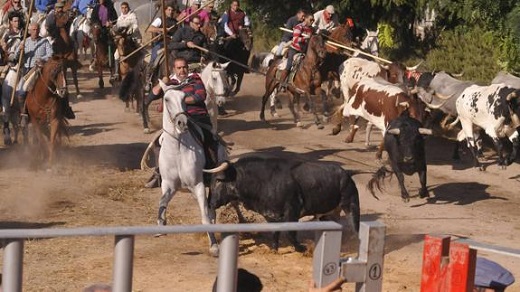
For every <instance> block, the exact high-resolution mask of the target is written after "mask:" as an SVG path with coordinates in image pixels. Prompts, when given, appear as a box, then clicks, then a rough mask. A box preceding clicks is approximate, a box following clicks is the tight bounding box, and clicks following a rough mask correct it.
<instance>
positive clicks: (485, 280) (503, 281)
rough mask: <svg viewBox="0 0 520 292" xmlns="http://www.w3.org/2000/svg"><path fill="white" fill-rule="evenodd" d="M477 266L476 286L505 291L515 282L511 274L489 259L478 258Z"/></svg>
mask: <svg viewBox="0 0 520 292" xmlns="http://www.w3.org/2000/svg"><path fill="white" fill-rule="evenodd" d="M476 266H477V267H476V270H475V286H480V287H486V288H495V289H497V288H498V289H505V288H506V287H507V286H509V285H511V284H513V282H514V281H515V277H513V275H512V274H511V272H509V271H508V270H506V269H505V268H504V267H502V266H501V265H499V264H497V263H495V262H493V261H490V260H488V259H485V258H481V257H477V265H476Z"/></svg>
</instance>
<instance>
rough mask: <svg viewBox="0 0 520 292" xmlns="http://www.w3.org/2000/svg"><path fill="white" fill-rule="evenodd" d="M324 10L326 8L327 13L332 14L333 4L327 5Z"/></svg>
mask: <svg viewBox="0 0 520 292" xmlns="http://www.w3.org/2000/svg"><path fill="white" fill-rule="evenodd" d="M325 10H327V12H328V13H330V14H334V6H332V5H328V6H327V7H326V8H325Z"/></svg>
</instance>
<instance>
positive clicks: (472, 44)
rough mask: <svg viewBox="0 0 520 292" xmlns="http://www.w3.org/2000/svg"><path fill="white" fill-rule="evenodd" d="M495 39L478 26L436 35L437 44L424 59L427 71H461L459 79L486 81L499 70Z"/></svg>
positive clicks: (491, 34) (490, 33) (497, 49)
mask: <svg viewBox="0 0 520 292" xmlns="http://www.w3.org/2000/svg"><path fill="white" fill-rule="evenodd" d="M496 42H497V40H496V38H495V37H494V36H493V33H492V32H490V31H485V30H483V29H481V28H472V29H467V30H466V29H456V30H452V31H445V32H443V33H442V34H441V35H440V36H439V40H438V47H437V48H435V49H433V50H432V51H431V52H430V53H429V54H428V55H427V58H426V64H425V66H426V67H427V69H428V70H437V71H440V70H443V71H446V72H449V73H461V72H463V73H464V75H463V76H462V79H466V80H472V81H476V82H480V83H483V84H485V83H489V82H490V81H491V79H493V77H494V76H495V75H496V73H497V72H498V71H500V69H501V68H500V66H499V64H498V62H496V61H495V58H494V57H495V56H496V55H497V54H498V53H499V48H498V47H497V46H496Z"/></svg>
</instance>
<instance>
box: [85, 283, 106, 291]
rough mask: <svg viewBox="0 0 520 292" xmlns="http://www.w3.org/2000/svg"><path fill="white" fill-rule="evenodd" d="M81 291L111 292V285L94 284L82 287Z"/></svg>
mask: <svg viewBox="0 0 520 292" xmlns="http://www.w3.org/2000/svg"><path fill="white" fill-rule="evenodd" d="M83 292H112V287H111V286H110V285H106V284H94V285H90V286H88V287H86V288H85V289H83Z"/></svg>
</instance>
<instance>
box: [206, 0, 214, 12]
mask: <svg viewBox="0 0 520 292" xmlns="http://www.w3.org/2000/svg"><path fill="white" fill-rule="evenodd" d="M213 3H214V2H211V3H209V4H208V5H206V6H204V9H205V10H207V11H213V8H215V4H213Z"/></svg>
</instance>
